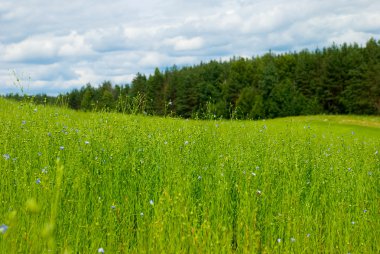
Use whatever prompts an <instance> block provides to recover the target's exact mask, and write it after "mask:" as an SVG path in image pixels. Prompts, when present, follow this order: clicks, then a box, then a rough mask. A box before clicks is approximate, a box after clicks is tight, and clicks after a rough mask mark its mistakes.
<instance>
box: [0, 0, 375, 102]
mask: <svg viewBox="0 0 380 254" xmlns="http://www.w3.org/2000/svg"><path fill="white" fill-rule="evenodd" d="M379 10H380V1H378V0H318V1H315V0H310V1H306V0H305V1H302V0H258V1H248V0H220V1H216V0H192V1H189V0H166V1H164V0H139V1H131V0H130V1H121V0H113V1H98V0H91V1H90V0H67V1H58V0H49V1H43V0H17V1H14V0H1V3H0V56H1V57H0V94H4V93H10V92H19V91H20V88H19V86H23V87H24V90H25V91H26V92H27V93H31V94H33V93H47V94H50V95H56V94H58V93H63V92H67V91H70V90H72V89H74V88H80V87H82V86H83V85H85V84H87V83H91V84H92V85H94V86H97V85H98V84H100V83H101V82H103V81H104V80H110V81H112V82H113V83H118V84H126V83H130V82H131V80H132V79H133V77H134V75H135V74H136V73H137V72H140V73H145V74H147V75H149V74H150V73H153V71H154V68H155V67H159V68H160V69H164V68H165V67H169V66H172V65H174V64H176V65H177V66H183V65H193V64H198V63H200V62H201V61H203V62H205V61H209V60H211V59H217V60H219V59H222V60H223V59H228V58H230V57H232V56H245V57H251V56H256V55H261V54H263V53H266V52H268V51H269V50H272V51H275V52H289V51H294V50H296V51H298V50H301V49H305V48H308V49H311V50H313V49H315V48H317V47H319V48H322V47H324V46H329V45H331V44H332V43H333V42H335V43H338V44H340V43H343V42H348V43H352V42H357V43H359V44H362V45H364V44H365V42H366V41H367V40H368V39H369V38H371V37H374V38H375V39H380V15H379ZM17 79H18V80H19V84H18V82H17Z"/></svg>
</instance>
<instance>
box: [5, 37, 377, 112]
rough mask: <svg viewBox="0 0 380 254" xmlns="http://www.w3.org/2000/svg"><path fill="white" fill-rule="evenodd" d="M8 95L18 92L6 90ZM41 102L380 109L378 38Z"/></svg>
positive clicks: (182, 71)
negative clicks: (360, 43) (359, 43)
mask: <svg viewBox="0 0 380 254" xmlns="http://www.w3.org/2000/svg"><path fill="white" fill-rule="evenodd" d="M6 97H9V98H16V99H17V98H19V99H20V98H21V96H19V95H14V94H8V95H7V96H6ZM34 99H35V100H36V101H37V102H40V103H49V102H50V103H57V101H59V103H61V104H64V105H67V106H68V107H70V108H72V109H76V110H85V111H93V110H107V111H118V112H125V113H144V114H149V115H171V116H180V117H185V118H190V117H191V118H210V117H211V118H220V117H222V118H238V119H259V118H274V117H284V116H294V115H306V114H320V113H326V114H377V115H379V114H380V41H376V40H375V39H370V40H369V41H368V42H367V43H366V45H365V46H359V45H358V44H349V45H348V44H342V45H336V44H333V45H332V46H330V47H327V48H323V49H322V50H320V49H317V50H315V51H312V52H311V51H308V50H303V51H301V52H293V53H285V54H274V53H272V52H269V53H267V54H265V55H263V56H258V57H252V58H242V57H234V58H232V59H230V60H229V61H210V62H207V63H200V64H199V65H196V66H188V67H182V68H178V67H176V66H173V67H171V68H167V69H166V70H161V71H160V70H159V69H158V68H156V70H155V71H154V73H153V74H152V75H149V76H146V75H144V74H140V73H137V75H136V76H135V78H134V79H133V81H132V82H131V84H127V85H113V84H112V83H111V82H109V81H105V82H103V83H102V84H101V85H99V86H98V87H93V86H91V85H90V84H87V85H85V86H83V87H82V88H81V89H79V90H78V89H74V90H72V91H71V92H69V93H67V94H63V95H60V96H58V97H56V98H52V97H46V96H44V95H37V96H35V97H34Z"/></svg>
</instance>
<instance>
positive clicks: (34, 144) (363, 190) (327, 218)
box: [0, 99, 380, 253]
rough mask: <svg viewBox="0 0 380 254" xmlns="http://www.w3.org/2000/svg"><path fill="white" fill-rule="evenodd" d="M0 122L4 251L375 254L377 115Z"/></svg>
mask: <svg viewBox="0 0 380 254" xmlns="http://www.w3.org/2000/svg"><path fill="white" fill-rule="evenodd" d="M0 119H1V122H0V140H1V146H0V155H1V157H0V173H1V175H2V182H1V185H0V193H1V202H2V205H1V206H0V225H1V224H4V226H3V227H2V228H0V231H1V232H3V233H2V234H0V249H1V250H4V251H5V253H16V252H21V253H47V252H48V251H49V250H50V251H52V252H53V253H55V252H57V253H64V252H66V253H70V252H72V253H96V252H97V251H102V249H100V248H103V250H104V251H105V253H146V252H150V253H235V252H236V253H286V252H290V253H292V252H293V253H323V252H328V253H348V252H351V253H379V252H380V248H379V246H378V243H379V242H380V220H379V212H380V199H379V193H380V189H379V186H380V181H379V179H380V178H379V173H380V154H379V153H378V151H379V150H380V128H378V124H379V123H380V119H379V118H366V117H342V116H337V117H333V116H313V117H297V118H284V119H275V120H270V121H191V120H189V121H185V120H179V119H168V118H167V119H164V118H155V117H142V116H125V115H119V114H102V113H97V114H90V113H80V112H73V111H69V110H64V109H57V108H49V107H41V106H35V105H32V104H28V103H24V104H16V103H12V102H8V101H5V100H1V99H0ZM366 122H370V123H371V124H366ZM366 125H370V126H369V127H367V126H366Z"/></svg>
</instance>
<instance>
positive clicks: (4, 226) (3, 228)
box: [0, 224, 8, 234]
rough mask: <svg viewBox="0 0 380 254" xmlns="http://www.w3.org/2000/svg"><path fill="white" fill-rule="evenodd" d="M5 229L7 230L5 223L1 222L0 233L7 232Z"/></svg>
mask: <svg viewBox="0 0 380 254" xmlns="http://www.w3.org/2000/svg"><path fill="white" fill-rule="evenodd" d="M7 230H8V226H7V225H5V224H3V225H1V226H0V233H2V234H5V232H7Z"/></svg>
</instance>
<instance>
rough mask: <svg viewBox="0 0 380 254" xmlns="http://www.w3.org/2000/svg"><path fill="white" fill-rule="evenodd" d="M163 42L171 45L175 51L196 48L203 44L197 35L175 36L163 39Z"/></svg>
mask: <svg viewBox="0 0 380 254" xmlns="http://www.w3.org/2000/svg"><path fill="white" fill-rule="evenodd" d="M165 43H166V44H168V45H171V46H173V48H174V50H176V51H186V50H196V49H200V48H201V47H202V46H203V39H202V38H201V37H199V36H198V37H193V38H189V39H188V38H186V37H183V36H176V37H174V38H170V39H167V40H165Z"/></svg>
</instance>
